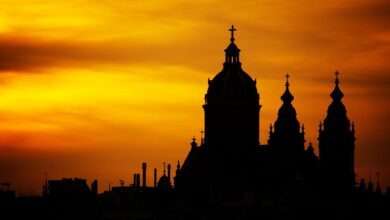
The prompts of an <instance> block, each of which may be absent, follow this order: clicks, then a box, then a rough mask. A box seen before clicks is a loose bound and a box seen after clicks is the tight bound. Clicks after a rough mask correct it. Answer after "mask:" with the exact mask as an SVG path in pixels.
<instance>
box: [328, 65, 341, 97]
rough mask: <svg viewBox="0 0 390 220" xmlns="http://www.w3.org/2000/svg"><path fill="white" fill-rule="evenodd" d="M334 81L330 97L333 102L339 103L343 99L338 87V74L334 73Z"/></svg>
mask: <svg viewBox="0 0 390 220" xmlns="http://www.w3.org/2000/svg"><path fill="white" fill-rule="evenodd" d="M335 74H336V80H335V84H336V85H335V88H334V89H333V91H332V93H330V97H332V99H333V101H341V99H342V98H343V97H344V93H343V92H342V91H341V90H340V87H339V72H338V71H336V73H335Z"/></svg>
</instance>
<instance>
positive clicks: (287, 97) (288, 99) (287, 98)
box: [280, 73, 294, 103]
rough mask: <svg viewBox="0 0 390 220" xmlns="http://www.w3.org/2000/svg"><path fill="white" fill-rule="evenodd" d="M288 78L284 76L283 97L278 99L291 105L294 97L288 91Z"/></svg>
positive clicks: (288, 76)
mask: <svg viewBox="0 0 390 220" xmlns="http://www.w3.org/2000/svg"><path fill="white" fill-rule="evenodd" d="M289 78H290V75H288V73H287V74H286V91H284V93H283V95H282V96H281V97H280V98H281V99H282V101H283V103H291V102H292V101H293V100H294V96H293V95H292V94H291V92H290V90H289V88H288V87H289V86H290V83H289V82H288V79H289Z"/></svg>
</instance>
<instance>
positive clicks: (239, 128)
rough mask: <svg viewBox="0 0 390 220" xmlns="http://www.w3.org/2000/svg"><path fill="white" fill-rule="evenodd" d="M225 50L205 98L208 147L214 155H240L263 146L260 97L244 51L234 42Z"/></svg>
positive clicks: (231, 39)
mask: <svg viewBox="0 0 390 220" xmlns="http://www.w3.org/2000/svg"><path fill="white" fill-rule="evenodd" d="M229 30H230V31H231V38H230V44H229V46H228V47H227V48H226V49H225V63H224V64H223V69H222V71H221V72H220V73H218V74H217V75H216V76H215V77H214V78H213V79H212V80H209V82H208V83H209V88H208V91H207V94H206V95H205V104H204V105H203V108H204V112H205V140H204V141H205V147H206V148H207V149H208V150H209V151H210V153H212V154H217V155H238V154H246V153H250V152H253V151H254V150H255V149H256V147H258V145H259V111H260V107H261V106H260V105H259V94H258V92H257V88H256V80H253V79H252V78H251V77H250V76H249V75H248V74H247V73H246V72H244V70H243V69H242V67H241V63H240V49H239V48H238V47H237V45H236V44H235V43H234V40H235V39H234V31H236V29H235V28H234V26H232V28H231V29H229Z"/></svg>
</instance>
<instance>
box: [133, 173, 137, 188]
mask: <svg viewBox="0 0 390 220" xmlns="http://www.w3.org/2000/svg"><path fill="white" fill-rule="evenodd" d="M133 186H134V187H137V174H136V173H134V183H133Z"/></svg>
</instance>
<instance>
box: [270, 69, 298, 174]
mask: <svg viewBox="0 0 390 220" xmlns="http://www.w3.org/2000/svg"><path fill="white" fill-rule="evenodd" d="M288 80H289V75H288V74H287V75H286V90H285V92H284V93H283V95H282V96H281V100H282V101H283V104H282V106H281V107H280V109H279V112H278V118H277V120H276V121H275V124H274V127H273V130H272V125H271V127H270V137H269V140H268V144H269V146H270V148H271V149H272V151H273V156H274V162H275V167H276V168H279V170H278V172H279V173H281V174H282V175H284V176H286V177H287V178H291V177H295V176H296V175H297V172H298V171H299V168H300V166H301V161H302V157H303V153H304V143H305V137H304V136H305V132H304V126H303V125H302V127H301V126H300V124H299V121H298V119H297V113H296V110H295V108H294V106H293V105H292V104H291V103H292V101H293V100H294V96H293V95H292V94H291V92H290V89H289V86H290V83H289V81H288ZM286 172H287V173H286Z"/></svg>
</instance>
